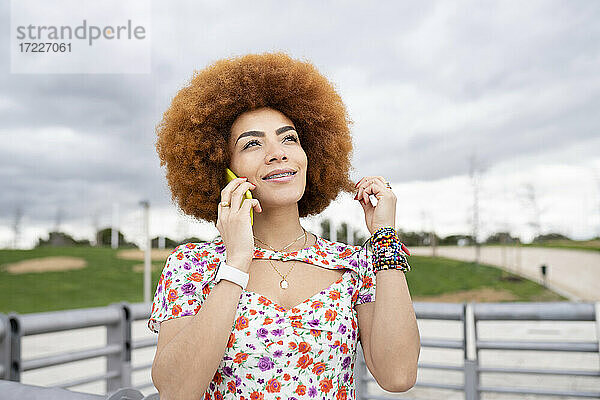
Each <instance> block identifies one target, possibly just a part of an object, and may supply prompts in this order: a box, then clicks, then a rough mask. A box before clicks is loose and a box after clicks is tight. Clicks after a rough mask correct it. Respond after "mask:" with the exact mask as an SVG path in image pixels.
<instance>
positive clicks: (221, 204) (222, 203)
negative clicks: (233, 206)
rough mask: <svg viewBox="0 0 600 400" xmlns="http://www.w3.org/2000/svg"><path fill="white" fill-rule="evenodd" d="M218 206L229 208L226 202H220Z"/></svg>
mask: <svg viewBox="0 0 600 400" xmlns="http://www.w3.org/2000/svg"><path fill="white" fill-rule="evenodd" d="M219 205H220V206H221V207H229V202H227V201H222V202H220V203H219Z"/></svg>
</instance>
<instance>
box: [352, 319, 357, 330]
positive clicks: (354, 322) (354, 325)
mask: <svg viewBox="0 0 600 400" xmlns="http://www.w3.org/2000/svg"><path fill="white" fill-rule="evenodd" d="M357 326H358V325H357V324H356V321H355V320H354V318H353V319H352V330H354V329H356V328H357Z"/></svg>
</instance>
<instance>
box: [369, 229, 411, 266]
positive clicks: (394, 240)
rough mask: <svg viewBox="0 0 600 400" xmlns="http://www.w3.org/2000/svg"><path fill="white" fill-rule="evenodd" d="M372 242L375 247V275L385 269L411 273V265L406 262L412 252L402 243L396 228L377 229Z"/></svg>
mask: <svg viewBox="0 0 600 400" xmlns="http://www.w3.org/2000/svg"><path fill="white" fill-rule="evenodd" d="M370 241H371V246H373V255H372V257H373V267H374V268H375V274H377V272H379V271H381V270H384V269H399V270H401V271H402V272H404V273H407V272H408V271H410V265H408V261H407V260H406V255H410V252H409V251H408V249H407V248H406V246H404V244H403V243H400V239H399V238H398V235H397V234H396V231H395V230H394V228H391V227H386V228H379V229H377V230H376V231H375V233H373V235H372V236H371V239H370ZM405 254H406V255H405Z"/></svg>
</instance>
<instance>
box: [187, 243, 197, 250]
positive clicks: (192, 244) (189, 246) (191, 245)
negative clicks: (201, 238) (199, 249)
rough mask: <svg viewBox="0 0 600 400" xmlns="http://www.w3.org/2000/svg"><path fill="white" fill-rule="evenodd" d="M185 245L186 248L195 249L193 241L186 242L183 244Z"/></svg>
mask: <svg viewBox="0 0 600 400" xmlns="http://www.w3.org/2000/svg"><path fill="white" fill-rule="evenodd" d="M185 247H187V248H188V249H195V248H196V245H195V244H194V243H187V244H186V245H185Z"/></svg>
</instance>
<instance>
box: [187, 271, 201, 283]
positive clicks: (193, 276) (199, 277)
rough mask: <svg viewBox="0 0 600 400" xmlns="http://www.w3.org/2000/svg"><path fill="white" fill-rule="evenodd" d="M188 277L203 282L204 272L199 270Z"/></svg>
mask: <svg viewBox="0 0 600 400" xmlns="http://www.w3.org/2000/svg"><path fill="white" fill-rule="evenodd" d="M188 279H189V280H190V281H195V282H201V281H202V274H201V273H199V272H194V273H193V274H191V275H190V277H189V278H188Z"/></svg>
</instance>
